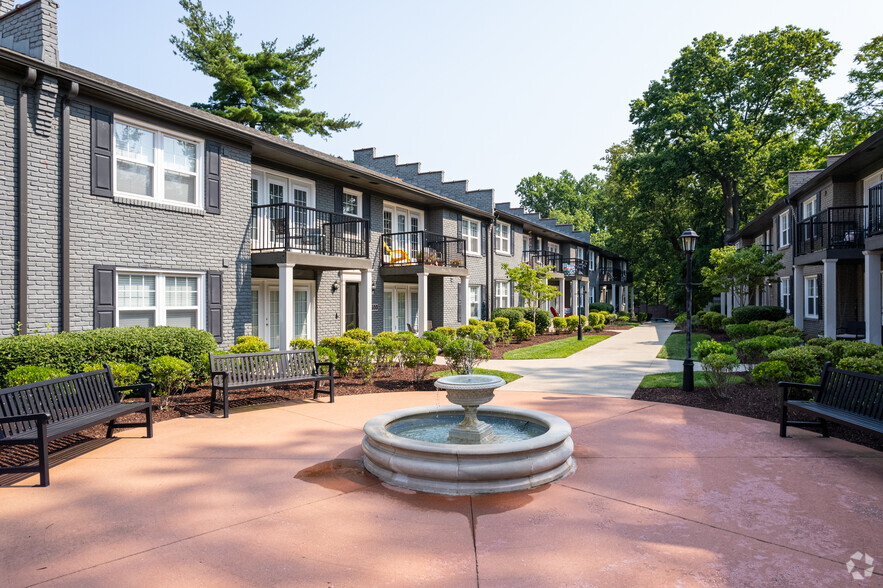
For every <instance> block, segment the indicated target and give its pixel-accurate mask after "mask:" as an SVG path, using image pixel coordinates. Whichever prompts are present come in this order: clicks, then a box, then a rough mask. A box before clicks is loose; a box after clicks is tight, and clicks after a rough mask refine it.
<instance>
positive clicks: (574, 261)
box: [561, 257, 589, 278]
mask: <svg viewBox="0 0 883 588" xmlns="http://www.w3.org/2000/svg"><path fill="white" fill-rule="evenodd" d="M561 270H562V271H563V272H564V277H566V278H570V277H582V276H588V275H589V262H588V261H586V260H585V259H579V258H576V257H565V258H564V259H562V260H561Z"/></svg>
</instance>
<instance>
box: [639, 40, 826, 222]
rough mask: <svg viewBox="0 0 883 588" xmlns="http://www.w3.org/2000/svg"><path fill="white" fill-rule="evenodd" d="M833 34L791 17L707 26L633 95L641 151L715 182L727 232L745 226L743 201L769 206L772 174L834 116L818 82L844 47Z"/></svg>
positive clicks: (790, 163)
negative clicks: (783, 22) (769, 24)
mask: <svg viewBox="0 0 883 588" xmlns="http://www.w3.org/2000/svg"><path fill="white" fill-rule="evenodd" d="M827 35H828V33H827V32H826V31H824V30H810V29H799V28H796V27H793V26H788V27H785V28H783V29H781V28H774V29H772V30H770V31H767V32H761V33H758V34H755V35H746V36H742V37H740V38H739V39H737V40H735V41H733V40H732V39H728V38H725V37H723V36H722V35H720V34H718V33H709V34H706V35H704V36H703V37H701V38H699V39H694V40H693V42H692V43H691V44H690V46H688V47H685V48H684V49H682V50H681V54H680V55H679V56H678V58H677V59H675V61H674V62H673V63H672V64H671V66H670V67H669V69H668V70H667V71H666V72H665V75H664V76H663V77H662V79H661V80H659V81H653V82H651V84H650V86H649V88H648V89H647V90H646V91H645V92H644V94H643V97H642V98H641V99H639V100H635V101H633V102H632V104H631V115H630V119H631V121H632V123H634V124H635V125H636V127H637V128H636V129H635V130H634V133H633V135H632V137H633V140H634V143H635V146H636V147H637V148H638V151H640V152H647V153H652V154H655V155H658V156H660V157H662V158H663V161H664V163H665V164H666V165H670V166H673V167H675V168H677V167H680V168H684V169H680V170H678V169H673V170H671V171H676V172H677V173H680V174H681V177H682V178H689V177H691V176H693V177H695V178H697V179H699V180H700V181H702V182H703V183H708V182H714V183H716V184H717V185H718V186H719V192H718V194H719V197H720V198H721V199H722V204H723V210H724V214H725V235H727V236H729V235H732V234H734V233H735V232H736V231H737V230H738V229H739V227H740V224H741V212H740V211H741V209H742V207H743V204H744V203H743V200H746V199H747V200H748V201H749V204H750V208H751V209H752V210H756V211H759V210H762V209H763V208H765V207H766V205H767V204H768V203H769V202H770V201H771V200H772V199H773V198H774V197H775V194H773V193H771V191H770V187H771V185H772V183H771V181H770V178H774V177H781V176H782V175H784V172H783V170H784V171H787V170H788V169H796V168H797V164H799V162H800V161H801V158H802V157H803V156H804V155H805V154H806V153H807V152H809V151H810V150H811V149H812V148H813V146H814V145H815V143H816V140H817V139H818V137H819V136H820V135H821V133H822V131H823V129H824V128H825V126H826V124H827V123H828V122H829V121H830V116H831V114H832V109H831V107H830V105H829V104H828V103H827V102H826V100H825V98H824V96H823V94H822V93H821V91H820V90H819V88H818V87H817V85H816V84H817V83H818V82H820V81H821V80H824V79H825V78H827V77H829V76H830V75H831V73H832V66H833V64H834V58H835V57H836V55H837V53H838V52H839V50H840V49H839V44H837V43H835V42H833V41H830V40H829V39H828V37H827ZM666 154H667V155H669V156H668V157H666V156H665V155H666Z"/></svg>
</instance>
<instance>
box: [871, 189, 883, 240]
mask: <svg viewBox="0 0 883 588" xmlns="http://www.w3.org/2000/svg"><path fill="white" fill-rule="evenodd" d="M868 204H869V205H870V206H868V235H869V236H870V235H879V234H880V233H883V184H877V185H876V186H874V187H873V188H871V189H870V190H868Z"/></svg>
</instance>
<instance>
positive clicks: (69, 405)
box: [0, 364, 153, 486]
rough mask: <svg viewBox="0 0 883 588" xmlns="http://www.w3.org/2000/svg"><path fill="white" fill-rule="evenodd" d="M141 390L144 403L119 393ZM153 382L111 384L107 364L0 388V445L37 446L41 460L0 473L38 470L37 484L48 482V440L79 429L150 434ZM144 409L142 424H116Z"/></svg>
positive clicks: (109, 434) (6, 468)
mask: <svg viewBox="0 0 883 588" xmlns="http://www.w3.org/2000/svg"><path fill="white" fill-rule="evenodd" d="M124 391H133V392H143V393H144V396H145V401H144V402H122V400H121V397H120V392H124ZM152 391H153V384H138V385H135V386H115V385H114V381H113V374H112V373H111V371H110V367H109V366H108V365H107V364H104V369H101V370H96V371H94V372H86V373H84V374H75V375H73V376H65V377H63V378H56V379H54V380H46V381H44V382H35V383H33V384H25V385H23V386H16V387H14V388H6V389H5V390H0V446H3V445H35V446H36V447H37V451H38V453H39V460H38V461H39V463H38V465H33V466H16V467H0V474H15V473H31V472H35V473H39V474H40V485H41V486H48V485H49V442H50V441H54V440H56V439H59V438H61V437H64V436H66V435H71V434H73V433H76V432H78V431H82V430H83V429H88V428H90V427H94V426H95V425H101V424H104V423H107V438H108V439H109V438H111V437H112V436H113V431H114V429H128V428H131V427H146V428H147V437H148V438H149V437H153V413H152V412H151V407H150V403H151V392H152ZM135 412H143V413H144V415H145V420H144V422H137V423H117V422H116V419H118V418H119V417H121V416H124V415H127V414H131V413H135Z"/></svg>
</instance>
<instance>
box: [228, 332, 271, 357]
mask: <svg viewBox="0 0 883 588" xmlns="http://www.w3.org/2000/svg"><path fill="white" fill-rule="evenodd" d="M269 350H270V346H269V345H267V343H266V341H264V340H263V339H261V338H260V337H255V336H254V335H243V336H241V337H237V338H236V344H235V345H231V346H230V349H229V351H230V353H262V352H264V351H269Z"/></svg>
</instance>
